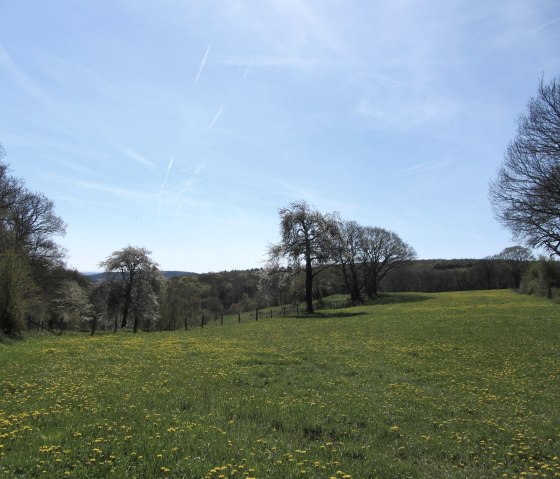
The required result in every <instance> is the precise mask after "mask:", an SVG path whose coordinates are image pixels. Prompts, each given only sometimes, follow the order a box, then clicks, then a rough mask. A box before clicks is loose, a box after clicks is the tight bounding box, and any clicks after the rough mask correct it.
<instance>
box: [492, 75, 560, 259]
mask: <svg viewBox="0 0 560 479" xmlns="http://www.w3.org/2000/svg"><path fill="white" fill-rule="evenodd" d="M527 110H528V111H527V113H525V114H522V115H521V116H520V117H519V120H518V127H517V134H516V136H515V138H514V139H513V141H512V142H511V143H510V144H509V146H508V148H507V150H506V153H505V160H504V163H503V165H502V167H501V168H500V170H499V171H498V176H497V178H496V179H495V180H494V181H493V182H492V183H491V185H490V200H491V202H492V205H493V208H494V213H495V215H496V218H497V219H498V220H499V221H500V222H501V223H502V224H503V225H504V226H506V227H507V228H508V229H509V230H510V231H511V232H512V233H513V235H514V237H515V238H517V239H521V240H524V241H526V242H527V244H528V245H529V246H532V247H544V248H545V249H546V250H548V251H549V252H550V253H552V254H555V255H560V77H557V78H554V79H553V80H552V81H551V82H550V83H548V84H547V83H545V82H544V81H543V80H541V83H540V85H539V89H538V92H537V96H536V97H534V98H532V99H531V100H530V101H529V105H528V109H527Z"/></svg>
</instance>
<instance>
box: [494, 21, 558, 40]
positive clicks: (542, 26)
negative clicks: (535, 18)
mask: <svg viewBox="0 0 560 479" xmlns="http://www.w3.org/2000/svg"><path fill="white" fill-rule="evenodd" d="M556 22H560V17H558V18H555V19H553V20H550V21H548V22H546V23H543V24H542V25H538V26H536V27H534V28H531V29H530V30H527V31H526V32H523V33H522V34H520V35H518V36H516V37H515V38H511V39H510V40H508V41H506V42H504V43H503V45H509V44H510V43H513V42H515V41H517V40H519V39H520V38H523V37H526V36H527V35H532V34H533V33H535V32H538V31H539V30H542V29H543V28H545V27H548V26H549V25H552V24H553V23H556Z"/></svg>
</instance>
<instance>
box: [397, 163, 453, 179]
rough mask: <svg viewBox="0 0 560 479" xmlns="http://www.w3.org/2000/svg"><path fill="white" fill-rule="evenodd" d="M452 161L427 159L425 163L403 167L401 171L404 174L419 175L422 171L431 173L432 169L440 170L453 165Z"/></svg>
mask: <svg viewBox="0 0 560 479" xmlns="http://www.w3.org/2000/svg"><path fill="white" fill-rule="evenodd" d="M451 163H452V161H450V160H446V161H425V162H423V163H418V164H416V165H412V166H409V167H407V168H403V169H402V170H400V171H399V174H402V175H410V176H412V175H419V174H422V173H429V172H430V171H434V170H439V169H441V168H445V167H447V166H449V165H451Z"/></svg>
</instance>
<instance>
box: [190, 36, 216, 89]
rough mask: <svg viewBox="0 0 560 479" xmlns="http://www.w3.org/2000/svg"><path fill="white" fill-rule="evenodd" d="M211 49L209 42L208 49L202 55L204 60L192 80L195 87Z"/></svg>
mask: <svg viewBox="0 0 560 479" xmlns="http://www.w3.org/2000/svg"><path fill="white" fill-rule="evenodd" d="M211 49H212V42H210V43H209V44H208V48H207V49H206V53H205V54H204V58H203V59H202V63H201V64H200V68H199V69H198V73H197V75H196V78H195V80H194V84H195V85H196V84H197V83H198V79H199V78H200V75H201V73H202V70H204V66H205V65H206V59H207V58H208V54H209V53H210V50H211Z"/></svg>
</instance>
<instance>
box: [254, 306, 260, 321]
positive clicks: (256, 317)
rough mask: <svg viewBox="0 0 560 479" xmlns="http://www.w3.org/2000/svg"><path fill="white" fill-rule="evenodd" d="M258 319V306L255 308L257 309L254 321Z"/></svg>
mask: <svg viewBox="0 0 560 479" xmlns="http://www.w3.org/2000/svg"><path fill="white" fill-rule="evenodd" d="M258 320H259V308H257V311H256V312H255V321H258Z"/></svg>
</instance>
